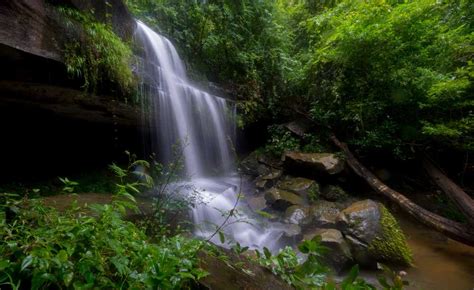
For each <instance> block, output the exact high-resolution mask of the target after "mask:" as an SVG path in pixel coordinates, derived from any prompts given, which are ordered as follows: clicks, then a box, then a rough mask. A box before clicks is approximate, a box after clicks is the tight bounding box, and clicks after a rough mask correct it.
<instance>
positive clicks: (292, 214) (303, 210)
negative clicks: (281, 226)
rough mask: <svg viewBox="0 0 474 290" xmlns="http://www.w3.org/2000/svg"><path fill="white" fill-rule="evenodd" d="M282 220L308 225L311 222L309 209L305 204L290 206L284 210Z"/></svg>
mask: <svg viewBox="0 0 474 290" xmlns="http://www.w3.org/2000/svg"><path fill="white" fill-rule="evenodd" d="M284 221H285V222H286V223H289V224H296V225H300V226H305V225H309V224H311V222H312V216H311V210H310V208H309V207H306V206H299V205H293V206H290V207H289V208H287V209H286V211H285V217H284Z"/></svg>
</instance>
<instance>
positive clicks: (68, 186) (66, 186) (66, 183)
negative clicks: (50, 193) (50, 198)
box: [58, 177, 79, 193]
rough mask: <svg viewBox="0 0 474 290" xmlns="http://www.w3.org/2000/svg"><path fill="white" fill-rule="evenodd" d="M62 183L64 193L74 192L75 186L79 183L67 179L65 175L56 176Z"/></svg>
mask: <svg viewBox="0 0 474 290" xmlns="http://www.w3.org/2000/svg"><path fill="white" fill-rule="evenodd" d="M58 178H59V180H60V181H61V182H62V184H63V188H62V191H63V192H66V193H74V192H75V190H76V187H77V186H78V185H79V183H78V182H76V181H73V180H69V179H68V178H67V177H58Z"/></svg>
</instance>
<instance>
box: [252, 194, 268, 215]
mask: <svg viewBox="0 0 474 290" xmlns="http://www.w3.org/2000/svg"><path fill="white" fill-rule="evenodd" d="M247 203H248V205H249V207H250V209H251V210H253V211H254V212H256V211H261V210H263V209H264V208H265V207H266V206H267V201H266V200H265V197H264V196H263V195H261V196H253V197H251V198H249V199H248V200H247Z"/></svg>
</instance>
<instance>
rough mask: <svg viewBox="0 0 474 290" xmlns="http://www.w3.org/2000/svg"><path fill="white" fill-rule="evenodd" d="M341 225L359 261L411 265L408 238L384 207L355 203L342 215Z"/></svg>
mask: <svg viewBox="0 0 474 290" xmlns="http://www.w3.org/2000/svg"><path fill="white" fill-rule="evenodd" d="M337 224H338V226H339V227H340V229H341V230H342V232H343V233H344V235H345V236H346V239H347V241H348V242H349V243H350V244H351V247H352V249H353V254H354V258H355V259H356V261H357V262H359V263H361V264H366V265H367V264H369V265H370V264H374V262H375V261H382V262H391V263H397V264H404V265H409V264H411V262H412V254H411V251H410V249H409V248H408V245H407V242H406V238H405V236H404V234H403V232H402V230H401V229H400V226H399V225H398V222H397V221H396V219H395V218H394V217H393V216H392V214H391V213H390V212H389V211H388V210H387V209H386V208H385V207H384V206H383V205H382V204H380V203H377V202H374V201H372V200H363V201H358V202H355V203H353V204H352V205H351V206H349V207H348V208H346V209H344V210H343V211H342V212H341V213H340V215H339V216H338V217H337Z"/></svg>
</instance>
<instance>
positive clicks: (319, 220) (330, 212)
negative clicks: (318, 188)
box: [310, 200, 341, 228]
mask: <svg viewBox="0 0 474 290" xmlns="http://www.w3.org/2000/svg"><path fill="white" fill-rule="evenodd" d="M340 211H341V209H340V206H339V205H338V204H336V203H334V202H330V201H325V200H318V201H317V202H316V203H315V204H314V205H312V206H311V209H310V214H311V217H312V224H313V225H314V226H316V227H319V228H336V227H337V218H338V216H339V214H340Z"/></svg>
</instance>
